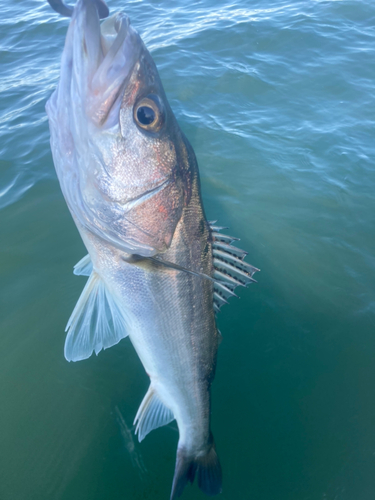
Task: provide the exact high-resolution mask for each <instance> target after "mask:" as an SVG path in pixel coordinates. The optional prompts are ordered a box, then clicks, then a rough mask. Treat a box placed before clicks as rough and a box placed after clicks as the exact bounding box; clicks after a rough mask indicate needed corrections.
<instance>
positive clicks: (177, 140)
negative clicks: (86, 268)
mask: <svg viewBox="0 0 375 500" xmlns="http://www.w3.org/2000/svg"><path fill="white" fill-rule="evenodd" d="M98 2H99V0H79V1H78V3H77V4H76V6H75V7H74V10H73V12H72V18H71V22H70V25H69V29H68V33H67V37H66V43H65V48H64V51H63V55H62V61H61V71H60V81H59V85H58V88H57V89H56V91H55V92H54V94H53V95H52V96H51V98H50V100H49V101H48V103H47V106H46V109H47V114H48V117H49V122H50V131H51V148H52V153H53V158H54V163H55V167H56V171H57V174H58V177H59V181H60V185H61V188H62V191H63V194H64V196H65V199H66V201H67V204H68V206H69V209H70V211H71V213H72V215H73V218H74V219H75V221H76V223H77V225H78V227H79V228H80V229H82V228H83V230H85V231H88V232H90V233H92V234H93V235H95V236H99V237H100V238H101V239H104V240H106V241H108V242H109V243H111V244H113V245H114V246H116V247H118V248H120V249H121V250H123V251H125V252H127V253H136V254H139V255H143V256H152V255H156V254H157V253H162V252H164V251H166V250H167V249H168V247H169V246H170V244H171V241H172V238H173V233H174V231H175V228H176V225H177V223H178V221H179V219H180V218H181V214H182V210H183V208H184V206H186V205H187V203H188V201H189V198H190V191H191V188H190V186H191V179H192V176H193V175H196V174H195V171H194V168H192V165H193V167H194V165H195V156H194V153H193V151H192V148H191V146H190V145H189V144H188V142H187V140H186V139H185V137H184V135H183V134H182V132H181V130H180V128H179V126H178V124H177V121H176V118H175V116H174V114H173V112H172V110H171V108H170V106H169V103H168V100H167V98H166V95H165V92H164V89H163V86H162V83H161V80H160V77H159V74H158V71H157V68H156V66H155V63H154V61H153V59H152V57H151V55H150V53H149V52H148V50H147V48H146V46H145V45H144V43H143V41H142V40H141V38H140V36H139V34H138V33H137V31H136V30H135V29H134V28H133V27H132V26H131V24H130V21H129V18H128V17H127V16H126V15H125V14H123V13H117V14H115V15H113V16H111V17H109V18H108V19H106V20H105V21H104V22H103V23H102V24H100V19H99V15H100V10H99V9H98ZM101 3H102V2H101Z"/></svg>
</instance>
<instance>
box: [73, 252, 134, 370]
mask: <svg viewBox="0 0 375 500" xmlns="http://www.w3.org/2000/svg"><path fill="white" fill-rule="evenodd" d="M82 260H84V259H82ZM80 262H82V261H80ZM81 274H83V273H81ZM127 323H128V321H127V318H126V317H125V314H124V312H123V311H122V310H121V309H120V307H119V306H118V304H117V302H116V299H115V298H114V297H113V296H112V295H111V293H110V292H109V290H108V289H107V287H106V285H105V283H104V282H103V280H102V279H101V278H100V276H99V275H98V274H97V273H96V272H95V271H93V272H92V273H91V275H90V278H89V279H88V281H87V283H86V286H85V288H84V289H83V291H82V294H81V296H80V298H79V299H78V302H77V304H76V306H75V308H74V311H73V313H72V315H71V316H70V319H69V321H68V324H67V325H66V329H65V331H67V332H68V334H67V336H66V340H65V348H64V354H65V357H66V359H67V360H68V361H80V360H82V359H86V358H88V357H90V356H91V354H92V353H93V351H95V354H98V353H99V351H101V350H102V349H107V348H108V347H112V346H113V345H115V344H117V343H118V342H119V341H120V340H121V339H123V338H124V337H126V336H127V332H126V329H127Z"/></svg>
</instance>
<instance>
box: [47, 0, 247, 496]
mask: <svg viewBox="0 0 375 500" xmlns="http://www.w3.org/2000/svg"><path fill="white" fill-rule="evenodd" d="M49 3H50V4H51V6H52V7H53V8H54V9H55V10H56V11H57V12H59V13H60V14H62V15H66V16H69V17H72V22H71V24H70V27H69V30H68V34H67V39H66V44H65V48H64V52H63V56H62V61H61V70H60V82H59V85H58V87H57V89H56V91H55V92H54V93H53V95H52V96H51V98H50V100H49V101H48V103H47V106H46V110H47V114H48V118H49V125H50V132H51V149H52V154H53V158H54V163H55V168H56V172H57V175H58V178H59V182H60V185H61V189H62V192H63V195H64V197H65V199H66V201H67V204H68V207H69V209H70V211H71V214H72V217H73V219H74V221H75V223H76V225H77V228H78V231H79V233H80V235H81V237H82V240H83V242H84V244H85V246H86V248H87V251H88V255H87V256H85V257H84V258H83V259H81V260H80V261H79V262H78V264H76V266H75V267H74V273H75V274H77V275H85V276H89V279H88V282H87V284H86V286H85V288H84V290H83V292H82V294H81V297H80V298H79V300H78V302H77V305H76V307H75V309H74V311H73V313H72V315H71V318H70V319H69V321H68V325H67V338H66V342H65V351H64V352H65V357H66V359H67V360H68V361H78V360H83V359H86V358H88V357H89V356H91V354H92V353H93V352H95V353H96V354H98V353H99V352H100V351H101V350H102V349H106V348H109V347H112V346H114V345H115V344H117V343H118V342H119V341H120V340H121V339H123V338H125V337H127V336H128V337H129V339H130V341H131V342H132V344H133V346H134V348H135V350H136V352H137V354H138V356H139V358H140V360H141V362H142V364H143V366H144V368H145V370H146V372H147V374H148V376H149V378H150V386H149V389H148V391H147V393H146V395H145V397H144V398H143V401H142V403H141V405H140V407H139V410H138V412H137V414H136V417H135V421H134V423H135V425H136V433H137V434H138V438H139V440H140V441H141V440H143V439H144V437H145V436H146V435H147V434H148V433H149V432H150V431H152V430H153V429H156V428H158V427H160V426H163V425H166V424H168V423H169V422H171V421H172V420H174V419H175V420H176V421H177V425H178V429H179V442H178V448H177V458H176V466H175V473H174V478H173V485H172V492H171V500H175V499H176V498H177V497H179V496H180V495H181V494H182V492H183V490H184V488H185V486H186V484H187V483H188V482H193V481H194V479H195V477H197V482H198V486H199V488H200V489H201V490H202V491H203V492H204V493H206V494H207V495H216V494H218V493H220V492H221V489H222V472H221V466H220V462H219V459H218V456H217V453H216V449H215V443H214V440H213V437H212V433H211V429H210V409H211V396H210V388H211V384H212V381H213V379H214V376H215V370H216V357H217V349H218V345H219V343H220V339H221V334H220V332H219V331H218V329H217V327H216V320H215V315H216V314H217V313H218V312H219V310H220V307H221V306H222V305H223V304H225V303H227V299H228V298H229V297H230V296H233V295H235V293H234V289H235V288H236V287H237V286H239V285H242V286H245V285H247V284H249V283H250V282H252V281H254V279H253V278H252V276H253V274H254V273H255V272H256V271H257V269H256V268H255V267H253V266H250V264H247V263H246V262H245V261H244V258H245V255H246V252H244V251H243V250H241V249H239V248H237V247H234V246H232V243H233V242H234V241H235V240H236V238H232V237H230V236H226V235H224V234H221V233H220V231H221V230H223V229H225V228H222V227H220V226H216V225H215V224H216V222H211V223H209V222H208V221H207V219H206V217H205V213H204V209H203V204H202V199H201V191H200V181H199V172H198V165H197V161H196V157H195V154H194V151H193V149H192V147H191V145H190V144H189V142H188V140H187V138H186V137H185V136H184V134H183V133H182V132H181V130H180V128H179V126H178V123H177V121H176V119H175V116H174V114H173V112H172V110H171V108H170V106H169V103H168V100H167V97H166V95H165V93H164V90H163V86H162V84H161V81H160V78H159V75H158V72H157V69H156V66H155V64H154V62H153V60H152V58H151V56H150V54H149V52H148V50H147V49H146V47H145V45H144V43H143V42H142V40H141V38H140V37H139V35H138V33H137V32H136V31H135V30H134V28H132V26H131V25H130V21H129V19H128V17H127V16H126V15H125V14H122V13H119V14H115V15H113V16H111V17H109V18H108V19H106V20H105V21H104V22H103V23H102V25H100V18H105V17H107V16H108V13H109V11H108V9H107V6H106V5H105V3H104V2H103V1H102V0H78V2H77V4H76V5H75V7H74V8H73V7H70V6H68V5H66V4H64V3H63V2H62V1H61V0H49ZM68 153H69V154H68Z"/></svg>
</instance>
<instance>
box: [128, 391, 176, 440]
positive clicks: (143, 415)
mask: <svg viewBox="0 0 375 500" xmlns="http://www.w3.org/2000/svg"><path fill="white" fill-rule="evenodd" d="M172 420H174V415H173V413H172V412H171V410H170V409H169V408H167V407H166V406H165V405H164V403H162V402H161V401H160V399H159V397H158V396H157V394H156V393H155V391H154V389H153V388H152V386H151V385H150V387H149V389H148V391H147V392H146V395H145V397H144V398H143V401H142V403H141V406H140V407H139V409H138V412H137V414H136V416H135V419H134V425H136V428H135V433H136V434H138V440H139V442H141V441H142V440H143V439H144V438H145V437H146V436H147V434H148V433H149V432H151V431H152V430H154V429H157V428H158V427H162V426H163V425H167V424H169V423H170V422H172Z"/></svg>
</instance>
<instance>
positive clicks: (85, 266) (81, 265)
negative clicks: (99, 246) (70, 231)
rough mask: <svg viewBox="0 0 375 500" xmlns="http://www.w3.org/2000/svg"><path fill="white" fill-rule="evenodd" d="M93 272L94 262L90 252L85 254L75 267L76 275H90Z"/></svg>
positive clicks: (74, 272)
mask: <svg viewBox="0 0 375 500" xmlns="http://www.w3.org/2000/svg"><path fill="white" fill-rule="evenodd" d="M91 273H92V262H91V257H90V255H89V254H87V255H85V256H84V257H83V258H82V259H81V260H80V261H79V262H77V264H76V265H75V266H74V268H73V274H75V275H76V276H90V274H91Z"/></svg>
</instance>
